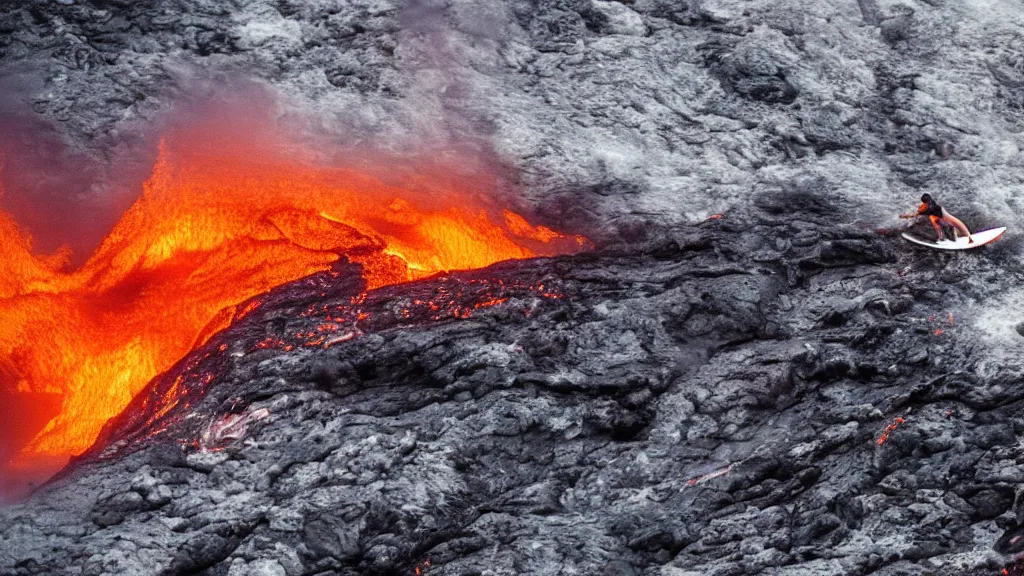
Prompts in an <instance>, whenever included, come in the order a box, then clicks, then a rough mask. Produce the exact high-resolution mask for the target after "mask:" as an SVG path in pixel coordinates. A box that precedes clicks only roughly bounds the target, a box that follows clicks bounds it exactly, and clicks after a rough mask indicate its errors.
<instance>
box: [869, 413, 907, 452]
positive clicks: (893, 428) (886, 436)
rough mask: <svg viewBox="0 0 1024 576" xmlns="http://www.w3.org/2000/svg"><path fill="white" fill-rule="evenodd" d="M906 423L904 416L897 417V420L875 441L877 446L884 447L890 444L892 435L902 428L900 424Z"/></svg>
mask: <svg viewBox="0 0 1024 576" xmlns="http://www.w3.org/2000/svg"><path fill="white" fill-rule="evenodd" d="M904 422H906V420H905V419H904V418H903V417H902V416H897V417H896V419H895V420H893V421H892V422H891V423H890V424H889V425H888V426H886V427H885V430H882V434H881V435H880V436H879V437H878V438H876V439H875V444H878V445H879V446H882V445H884V444H885V443H886V442H888V441H889V437H890V436H892V433H893V432H895V431H896V429H897V428H899V427H900V424H903V423H904Z"/></svg>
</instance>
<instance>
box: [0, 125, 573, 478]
mask: <svg viewBox="0 0 1024 576" xmlns="http://www.w3.org/2000/svg"><path fill="white" fill-rule="evenodd" d="M196 140H197V139H196V135H195V134H181V135H173V134H172V135H170V136H168V137H166V138H165V139H164V141H163V142H162V143H161V146H160V152H159V157H158V159H157V161H156V164H155V166H154V168H153V172H152V175H151V177H150V178H149V180H148V181H147V182H146V183H145V184H144V186H143V191H142V194H141V196H140V197H139V198H138V200H137V201H136V202H135V203H134V204H133V205H132V206H131V207H130V208H129V209H128V210H127V212H126V213H125V214H124V215H123V216H122V217H121V219H120V220H119V222H118V223H117V224H116V225H115V226H114V228H113V229H112V230H111V232H110V233H109V234H108V235H107V237H106V238H105V239H104V240H103V241H102V242H101V243H100V245H99V247H98V248H97V249H96V250H95V252H94V253H93V254H92V255H91V257H90V258H89V259H88V260H87V261H86V262H85V263H84V264H83V265H82V266H81V267H80V268H78V269H76V270H71V271H69V270H67V267H68V266H67V258H66V256H65V255H64V254H58V255H55V256H50V257H45V256H41V255H38V254H35V253H34V252H33V250H32V244H31V239H30V238H29V237H28V236H27V235H26V234H25V233H23V232H22V231H21V230H20V229H19V227H18V226H17V224H16V223H15V222H14V220H13V219H12V218H11V217H9V216H7V215H4V214H2V213H0V244H2V249H3V253H4V257H3V259H2V262H0V405H2V406H5V407H7V410H8V412H16V413H14V414H7V418H5V419H4V420H5V424H4V425H3V426H6V428H7V429H4V430H0V432H3V433H4V434H3V438H5V442H6V444H4V445H0V462H3V464H2V465H0V479H4V481H5V482H7V483H10V482H14V481H16V480H17V479H18V478H22V479H24V478H25V477H26V476H32V475H34V476H35V477H36V478H37V479H38V478H40V477H45V476H48V475H49V474H50V473H52V472H53V471H55V470H56V469H57V468H59V467H60V466H62V465H63V464H64V463H65V462H66V461H67V460H68V458H69V457H70V456H72V455H76V454H80V453H82V452H83V451H85V450H86V449H87V448H89V446H90V445H91V444H92V443H93V442H94V441H95V440H96V438H97V435H98V434H99V432H100V430H101V428H102V427H103V426H104V423H106V422H107V421H108V420H109V419H110V418H112V417H113V416H115V415H117V414H118V413H119V412H120V411H121V410H122V409H123V408H124V407H125V406H126V405H127V404H128V403H129V402H130V401H131V399H132V398H133V396H135V395H136V394H137V393H138V392H139V391H140V390H141V389H142V388H143V387H144V386H145V385H146V383H147V382H149V381H150V380H152V379H153V378H154V377H155V376H157V375H158V374H160V373H162V372H164V371H165V370H167V369H168V368H170V367H171V366H172V365H173V364H174V363H175V362H176V361H178V360H179V359H181V358H183V357H184V356H185V355H186V354H187V353H188V352H189V351H190V350H192V349H194V348H196V347H198V346H200V345H202V344H203V343H204V342H206V341H207V340H209V338H210V337H211V336H212V335H213V334H215V333H216V332H218V331H220V330H222V329H224V328H225V327H227V326H229V325H230V324H231V322H232V321H233V320H234V319H235V318H236V317H239V316H242V315H244V313H245V312H246V311H245V310H238V309H236V307H237V306H238V305H239V303H243V302H246V301H248V300H250V299H251V298H252V297H254V296H256V295H259V294H262V293H265V292H267V291H269V290H270V289H272V288H274V287H275V286H280V285H282V284H285V283H288V282H291V281H294V280H296V279H298V278H302V277H306V276H309V275H311V274H314V273H318V272H321V271H325V270H329V269H331V267H332V265H334V264H335V263H336V262H337V261H338V260H339V259H340V258H341V257H342V256H344V257H345V258H347V259H348V260H349V261H350V262H354V263H358V264H360V265H361V266H362V270H363V276H364V279H365V283H366V286H367V288H368V289H373V288H377V287H381V286H385V285H391V284H396V283H401V282H407V281H410V280H415V279H419V278H424V277H427V276H431V275H434V274H436V273H438V272H442V271H449V270H465V269H473V268H479V267H484V266H488V265H490V264H492V263H495V262H498V261H501V260H508V259H522V258H531V257H535V256H546V255H555V254H560V253H567V252H575V251H578V250H580V249H582V248H584V247H586V245H587V241H586V240H585V239H584V238H582V237H579V236H567V235H563V234H560V233H558V232H555V231H553V230H550V229H548V228H545V227H543V226H533V225H531V224H529V223H528V222H527V221H526V220H525V219H524V218H523V217H521V216H519V215H518V214H516V213H514V212H511V211H508V210H501V209H494V208H493V207H492V206H489V205H488V204H487V203H486V202H485V201H483V200H481V199H480V197H479V196H478V194H479V191H480V190H481V187H482V186H487V185H489V184H488V182H487V181H486V179H484V178H479V179H476V180H472V179H469V180H467V179H461V180H460V179H457V178H454V177H452V176H451V175H450V174H449V173H446V172H445V171H443V170H442V169H439V168H434V169H430V168H417V171H416V175H415V177H411V176H410V177H403V176H393V177H391V178H389V180H388V182H384V181H382V180H381V178H379V177H376V176H375V175H373V174H371V173H370V172H369V171H367V170H355V169H350V168H337V167H323V166H319V165H316V164H315V163H313V162H310V161H305V160H303V159H301V158H300V157H299V156H298V155H297V154H287V153H282V152H280V151H274V152H273V153H270V152H268V151H266V150H263V151H256V152H254V151H253V150H251V149H246V150H243V149H236V150H232V149H229V148H227V147H219V148H218V147H211V146H198V145H196V144H195V142H196ZM325 342H326V341H325ZM0 488H2V486H0Z"/></svg>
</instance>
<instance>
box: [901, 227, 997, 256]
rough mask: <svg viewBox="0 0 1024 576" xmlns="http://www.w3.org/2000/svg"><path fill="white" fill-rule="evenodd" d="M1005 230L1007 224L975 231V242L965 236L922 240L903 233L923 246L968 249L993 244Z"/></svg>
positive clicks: (905, 236) (942, 248)
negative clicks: (971, 242) (950, 238)
mask: <svg viewBox="0 0 1024 576" xmlns="http://www.w3.org/2000/svg"><path fill="white" fill-rule="evenodd" d="M1003 232H1006V227H1005V226H1003V227H1002V228H993V229H991V230H982V231H981V232H975V233H974V234H972V236H974V243H973V244H969V243H968V242H967V238H963V237H961V238H957V239H956V240H955V241H954V240H940V241H938V242H935V241H934V240H922V239H921V238H915V237H914V236H911V235H910V234H907V233H906V232H904V233H903V237H904V238H906V239H907V240H910V241H911V242H913V243H914V244H920V245H921V246H927V247H929V248H936V249H938V250H967V249H968V248H977V247H979V246H984V245H985V244H991V243H992V242H995V241H996V240H999V237H1000V236H1002V235H1003Z"/></svg>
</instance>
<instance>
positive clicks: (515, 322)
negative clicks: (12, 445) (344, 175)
mask: <svg viewBox="0 0 1024 576" xmlns="http://www.w3.org/2000/svg"><path fill="white" fill-rule="evenodd" d="M1022 46H1024V12H1021V11H1020V7H1019V4H1018V3H1017V2H1015V1H1012V0H1003V1H1000V0H992V1H989V2H969V1H967V0H962V1H957V0H924V1H919V2H918V1H908V2H905V3H896V2H886V1H882V2H878V1H876V0H858V1H857V2H854V1H853V0H843V1H839V0H836V1H832V2H811V3H808V2H789V1H771V2H769V1H767V0H754V1H744V2H740V1H738V0H690V1H687V2H683V1H680V0H673V1H664V0H634V1H633V2H614V1H602V0H537V1H534V2H528V1H514V0H513V1H508V2H498V1H497V0H483V1H481V0H476V1H472V2H470V1H468V0H451V1H448V2H440V1H427V0H423V1H415V2H406V3H401V2H394V3H393V2H387V1H384V0H380V1H373V0H367V1H344V0H319V1H317V0H310V1H307V2H297V1H289V0H279V1H274V2H272V1H268V0H248V1H247V0H240V1H237V2H231V3H224V2H207V1H200V0H191V1H185V0H175V1H160V2H156V1H141V2H140V1H128V0H104V1H101V0H93V1H92V2H81V1H78V0H58V1H55V2H50V1H43V0H35V1H30V2H22V1H19V2H14V1H2V0H0V68H2V70H4V71H5V74H6V73H10V75H11V76H5V78H7V80H6V81H7V82H8V83H9V84H11V85H12V86H14V85H16V86H17V87H18V89H19V90H20V91H21V93H23V94H24V95H25V96H27V97H29V98H30V99H31V105H32V110H33V111H34V113H35V114H37V115H39V116H40V117H43V118H46V119H49V120H51V121H53V122H54V123H55V126H56V129H57V130H58V131H59V132H60V133H61V134H62V135H63V137H64V138H65V140H66V141H67V142H68V143H69V144H70V145H71V146H72V147H74V148H75V149H77V150H83V151H86V152H88V153H90V154H93V155H95V156H96V157H98V158H105V157H110V156H111V155H112V154H114V153H115V152H116V151H117V150H118V149H119V147H129V148H130V147H132V146H134V145H137V143H139V142H145V141H146V138H147V134H149V133H150V132H151V131H154V130H155V131H157V132H159V130H161V129H163V127H164V125H163V124H162V123H164V122H170V121H171V120H168V118H170V117H168V116H165V114H166V112H167V110H168V109H169V107H170V106H171V104H172V103H174V102H176V101H178V100H179V99H180V98H182V97H184V96H189V95H191V94H193V93H194V92H196V91H198V92H200V93H202V92H204V91H209V90H211V88H210V86H211V85H216V84H217V83H218V82H220V81H221V80H222V79H223V78H227V77H232V78H235V77H237V78H243V79H255V81H258V82H261V83H264V84H265V85H266V86H268V87H269V89H270V90H271V91H273V92H274V93H276V94H278V95H280V96H281V97H282V102H284V104H282V105H281V109H280V113H281V115H282V117H289V116H292V115H295V116H301V117H302V118H303V119H304V120H303V121H304V122H307V123H308V124H309V125H310V126H311V129H312V130H313V131H314V132H317V133H319V134H328V135H333V136H334V137H336V138H337V141H338V143H339V146H350V145H360V144H367V145H370V146H376V147H380V148H384V149H389V150H393V151H399V152H402V151H418V150H422V149H424V148H428V149H432V150H441V151H444V150H448V149H456V148H458V149H461V148H466V147H468V148H470V149H471V150H475V151H476V152H477V153H479V154H481V155H484V156H490V157H493V158H495V159H497V160H498V161H499V162H500V163H501V164H502V165H504V166H506V167H507V169H508V173H507V175H506V177H507V178H508V179H509V180H510V181H512V182H513V183H515V184H517V185H518V186H519V187H520V189H522V190H523V193H524V195H525V198H526V200H528V201H529V202H530V203H531V204H532V205H533V207H534V209H535V211H536V213H537V214H538V215H539V216H540V217H541V218H542V219H544V220H546V223H548V224H561V225H562V226H561V227H563V228H564V227H566V226H569V227H573V226H575V227H576V228H577V229H576V230H573V231H579V232H587V233H590V234H591V235H592V236H594V237H595V238H597V239H599V240H604V241H605V242H604V248H603V249H602V250H600V251H597V252H596V253H593V254H587V255H580V256H576V257H571V258H561V259H553V260H542V261H533V262H519V263H507V264H503V265H499V266H496V267H494V268H491V269H489V270H486V271H479V272H473V273H465V274H456V275H452V276H451V277H448V278H441V279H434V280H428V281H424V282H420V283H417V284H415V285H412V286H402V287H392V288H386V289H383V290H380V291H377V292H375V293H373V294H369V295H366V296H365V297H361V296H359V294H360V287H359V285H358V284H357V283H356V282H354V280H353V278H354V275H353V274H352V271H351V270H350V269H346V268H345V267H339V269H338V270H337V271H335V272H334V273H333V274H324V275H320V276H318V277H315V278H311V279H308V280H305V281H302V282H299V283H296V284H294V285H291V286H287V287H283V288H281V289H279V290H278V291H276V292H275V293H274V294H272V295H270V296H268V297H266V298H265V299H261V300H260V301H259V304H258V306H257V307H256V308H255V309H254V310H253V311H252V312H251V313H250V315H249V316H247V317H246V318H244V319H243V320H241V321H240V322H239V323H238V324H237V325H236V326H234V327H233V328H231V329H230V330H229V331H227V332H225V333H223V334H221V335H219V336H218V337H217V338H216V339H215V340H213V341H212V342H211V343H210V345H208V346H207V347H205V348H203V349H201V350H197V351H196V352H194V353H193V355H192V356H190V357H189V358H186V359H185V360H183V361H182V363H181V364H179V365H178V367H176V369H175V370H173V371H172V372H170V373H169V374H167V375H165V376H164V377H162V378H161V379H158V380H157V381H155V382H154V383H153V386H152V388H151V389H149V390H148V391H147V392H145V393H144V394H143V395H141V396H140V397H139V398H138V399H137V401H136V403H135V404H134V405H133V407H132V408H131V409H129V411H128V412H126V413H125V414H124V415H123V416H122V417H121V418H120V419H119V420H118V421H116V422H114V423H112V424H111V426H110V427H109V428H108V429H107V433H106V436H105V437H104V441H103V442H104V443H103V444H101V445H100V446H98V447H97V449H96V451H95V452H93V453H91V454H89V455H87V456H86V457H84V458H83V459H81V460H80V461H79V462H77V463H76V464H75V465H74V466H72V467H71V468H69V469H68V470H67V471H66V472H65V474H63V476H62V477H61V478H60V479H58V480H57V481H55V482H54V483H52V484H51V485H49V486H47V487H45V488H44V489H42V490H40V491H39V492H37V493H36V494H35V495H33V496H32V497H31V498H29V499H28V500H26V501H25V502H23V503H20V504H17V505H15V506H11V507H9V508H6V509H3V510H0V573H2V574H103V573H112V574H147V575H148V574H195V573H205V574H211V575H212V574H273V575H279V574H286V575H288V576H294V575H297V574H414V573H415V572H416V571H417V570H419V571H421V572H426V573H428V574H452V575H455V574H459V575H462V574H466V575H468V574H481V575H482V574H501V575H505V574H587V575H591V574H600V575H608V576H610V575H618V576H627V575H636V574H646V575H659V576H696V575H704V574H710V575H737V576H738V575H749V574H770V575H787V576H795V575H808V576H809V575H817V574H836V575H840V574H842V575H858V574H869V573H870V574H879V575H896V574H902V575H909V574H920V575H925V574H935V575H949V576H953V575H957V576H964V575H966V576H981V575H988V574H993V575H994V574H998V573H999V571H1000V569H1001V568H1002V567H1003V566H1006V565H1009V564H1011V563H1012V560H1013V556H1014V555H1015V554H1017V553H1018V552H1020V551H1022V550H1024V538H1022V536H1024V498H1022V497H1021V493H1022V488H1021V486H1022V484H1024V461H1022V460H1021V444H1020V439H1019V438H1020V436H1021V434H1022V433H1024V412H1022V410H1021V408H1022V401H1024V380H1022V376H1024V366H1022V364H1021V362H1020V353H1021V352H1022V350H1024V340H1021V339H1020V338H1021V334H1024V330H1022V329H1021V327H1020V326H1021V321H1022V320H1024V317H1022V315H1021V313H1020V309H1021V304H1022V302H1024V298H1022V297H1021V295H1020V291H1019V289H1018V288H1017V287H1018V286H1019V285H1020V282H1021V280H1022V268H1021V265H1020V261H1021V259H1020V256H1019V252H1020V243H1019V241H1017V240H1015V239H1014V238H1013V234H1012V232H1011V234H1009V235H1008V236H1009V237H1008V238H1007V239H1005V240H1004V241H1002V242H1000V243H999V244H997V245H995V246H993V247H991V248H986V249H983V250H979V251H975V252H971V253H964V254H954V255H941V254H935V253H931V252H927V251H922V250H916V249H912V248H909V247H908V246H906V245H905V244H904V243H903V242H902V241H901V240H900V239H899V238H898V236H897V235H895V234H890V233H885V234H878V233H877V231H876V230H875V228H879V227H882V228H888V227H889V226H890V224H891V222H890V219H891V214H892V213H894V212H895V211H896V209H897V208H898V207H899V208H904V209H905V207H906V206H908V205H911V204H913V201H914V200H915V199H916V197H917V196H919V195H920V193H921V192H924V191H928V192H932V193H934V194H936V195H937V197H938V198H939V199H940V200H942V201H943V202H944V203H945V204H946V205H947V206H949V207H950V208H951V209H952V210H953V211H954V212H955V213H957V214H958V215H959V216H961V217H962V218H963V219H965V220H966V221H967V222H968V224H970V225H971V226H972V227H979V228H980V227H985V226H987V225H988V224H994V223H996V222H1002V223H1005V224H1008V225H1010V226H1013V225H1014V224H1016V223H1018V222H1019V221H1020V219H1019V217H1018V216H1016V214H1017V213H1018V212H1019V211H1020V206H1019V203H1020V200H1019V198H1020V190H1021V178H1022V176H1021V174H1024V172H1022V171H1021V170H1020V167H1021V165H1022V156H1021V153H1020V149H1019V148H1020V146H1021V130H1022V128H1024V124H1022V118H1024V116H1022V114H1024V112H1022V111H1024V91H1022V90H1024V88H1022V87H1024V65H1022V60H1021V54H1020V52H1021V47H1022ZM15 74H17V75H18V76H17V78H19V80H18V82H14V81H13V80H10V78H14V77H15V76H14V75H15ZM26 77H27V78H29V80H30V81H23V80H24V78H26ZM11 90H13V88H12V89H11ZM154 126H155V128H154ZM740 198H742V199H744V200H745V202H744V203H743V204H742V205H741V206H740V207H739V208H734V209H732V210H729V211H727V212H726V213H725V216H724V217H722V218H712V219H711V220H708V221H707V222H704V223H700V224H697V223H696V222H699V221H702V220H704V219H705V218H707V217H709V216H710V215H712V214H713V213H716V212H723V211H726V210H727V209H728V208H729V207H730V206H733V205H734V204H735V203H736V200H737V199H740ZM583 226H590V227H592V228H589V229H587V230H583V229H580V227H583ZM623 240H626V241H629V242H628V243H626V242H622V241H623ZM616 242H618V243H616ZM362 314H367V316H362ZM332 325H333V326H332ZM154 416H158V417H156V418H154ZM1013 569H1016V568H1013Z"/></svg>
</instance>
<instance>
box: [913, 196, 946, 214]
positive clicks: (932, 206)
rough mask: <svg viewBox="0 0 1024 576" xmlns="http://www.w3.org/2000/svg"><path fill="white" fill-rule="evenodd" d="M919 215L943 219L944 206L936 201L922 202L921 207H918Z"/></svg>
mask: <svg viewBox="0 0 1024 576" xmlns="http://www.w3.org/2000/svg"><path fill="white" fill-rule="evenodd" d="M917 215H918V216H934V217H935V218H942V206H939V203H938V202H936V201H935V200H932V201H931V202H922V203H921V205H920V206H918V207H917Z"/></svg>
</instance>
